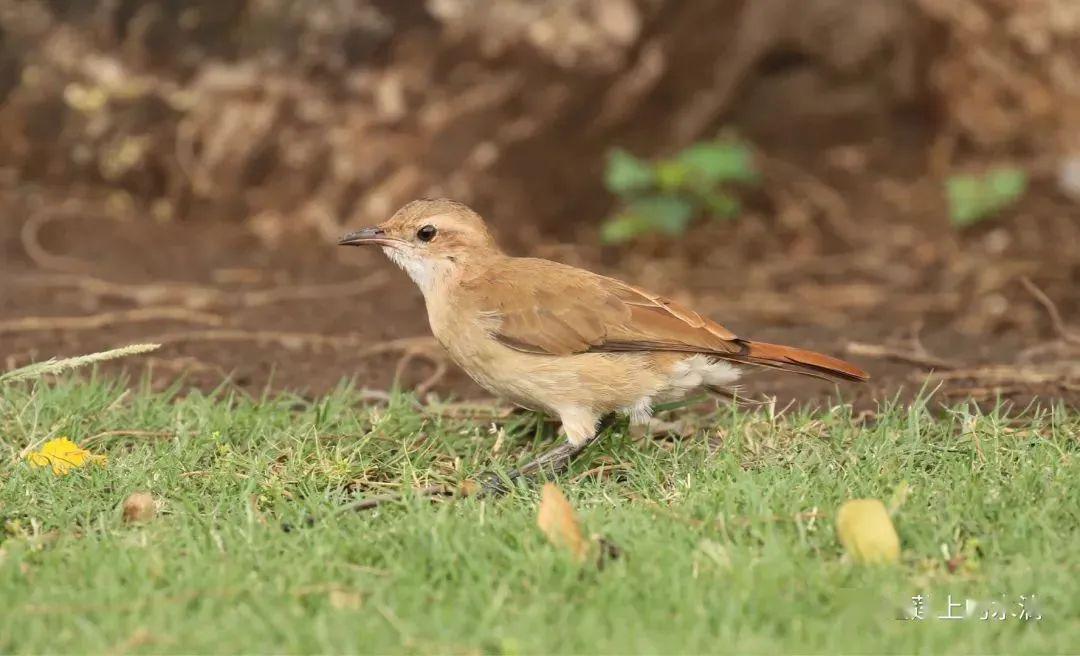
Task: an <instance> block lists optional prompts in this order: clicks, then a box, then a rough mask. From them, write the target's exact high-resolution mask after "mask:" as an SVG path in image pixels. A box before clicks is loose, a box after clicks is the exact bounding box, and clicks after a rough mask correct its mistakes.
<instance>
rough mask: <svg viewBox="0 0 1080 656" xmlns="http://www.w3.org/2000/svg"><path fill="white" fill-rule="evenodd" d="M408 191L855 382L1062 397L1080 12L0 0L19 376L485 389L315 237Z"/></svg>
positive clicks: (387, 270)
mask: <svg viewBox="0 0 1080 656" xmlns="http://www.w3.org/2000/svg"><path fill="white" fill-rule="evenodd" d="M421 196H450V197H453V198H455V199H458V200H461V201H464V202H466V203H469V204H470V205H472V206H473V207H475V208H476V209H477V210H478V211H479V212H480V213H481V214H483V215H484V216H485V217H486V218H487V219H488V220H489V222H491V223H492V224H493V226H494V229H495V230H496V232H497V234H498V236H499V238H500V240H501V241H502V242H503V244H504V245H505V246H506V247H507V248H508V249H509V250H510V251H511V252H513V253H515V254H529V255H537V256H542V257H549V258H552V259H558V260H561V261H564V262H568V263H571V264H575V265H579V266H586V267H589V268H592V269H594V270H599V271H603V272H605V273H609V274H612V275H617V276H622V277H625V278H628V279H630V280H632V281H634V282H635V283H636V284H639V285H641V286H645V287H648V288H651V289H653V290H655V291H658V292H661V293H664V294H667V295H670V296H672V297H674V298H676V299H678V300H680V301H683V302H686V303H690V304H692V305H694V306H695V307H696V308H698V309H699V310H701V311H702V312H705V313H708V314H710V315H711V316H713V317H714V318H716V319H717V320H719V321H721V322H722V323H724V324H725V325H727V326H728V327H729V328H731V329H733V330H734V331H735V332H736V333H739V334H744V335H747V336H752V337H753V338H755V339H764V340H769V341H783V342H786V343H791V344H795V345H801V346H805V347H811V348H816V349H820V350H824V351H826V352H829V353H833V354H835V355H839V356H842V357H847V358H850V359H852V360H854V361H856V362H859V363H860V364H862V365H864V366H865V367H866V368H867V369H869V370H870V371H871V372H872V373H873V374H874V376H875V379H874V382H873V383H872V384H871V385H869V386H866V387H865V388H861V389H858V390H855V389H851V388H845V390H844V395H845V396H846V397H848V398H852V399H855V400H856V401H857V402H858V401H860V400H869V399H872V398H875V397H877V398H882V397H891V396H893V395H895V394H897V393H898V392H899V393H906V394H910V393H912V392H914V391H917V390H918V389H919V388H920V387H921V386H922V384H923V383H924V381H925V380H926V379H927V376H928V375H930V381H931V383H930V384H931V386H939V385H940V386H941V391H940V394H941V395H943V396H946V397H952V398H965V397H973V398H975V399H977V400H980V401H987V402H992V401H993V400H994V399H996V398H999V397H1006V398H1011V399H1015V400H1017V401H1018V402H1023V401H1022V400H1023V399H1030V398H1032V397H1036V396H1037V397H1044V398H1045V397H1051V398H1064V399H1068V400H1072V399H1075V398H1080V394H1078V391H1080V355H1078V353H1080V337H1078V332H1076V331H1074V330H1073V329H1072V328H1070V326H1069V319H1070V317H1073V318H1074V317H1075V316H1076V312H1077V311H1078V310H1080V285H1078V284H1077V283H1078V282H1080V3H1078V2H1076V1H1075V0H1027V1H1025V2H1016V1H1015V0H753V1H752V2H751V1H750V0H744V1H738V0H682V1H676V0H427V1H420V0H415V1H413V0H370V1H368V0H189V1H181V0H146V1H138V0H0V212H2V214H0V217H2V218H0V363H2V366H3V367H4V368H5V369H6V368H12V367H15V366H18V365H21V364H25V363H27V362H30V361H35V360H43V359H47V358H49V357H53V356H60V355H73V354H78V353H86V352H91V351H93V350H99V349H101V348H105V347H111V346H117V345H121V344H126V343H132V342H142V341H159V342H161V343H163V344H164V347H163V348H162V349H161V350H160V351H158V352H157V353H156V354H154V356H153V357H151V358H148V359H146V360H145V361H143V362H144V364H138V365H133V364H131V363H128V364H127V365H126V366H127V367H128V368H129V369H130V368H131V367H136V368H138V367H143V366H145V367H146V368H147V370H148V371H149V378H150V380H151V381H152V382H153V384H154V385H156V386H162V385H169V384H173V383H175V381H177V380H181V381H183V384H185V385H187V384H191V385H196V386H199V387H204V388H214V387H216V386H218V385H219V384H221V381H222V380H223V379H225V378H226V377H228V381H229V382H228V384H229V385H234V386H237V387H239V388H242V389H246V390H250V391H252V392H258V391H260V390H262V389H266V388H267V387H269V388H272V389H281V388H285V389H290V390H296V391H300V392H302V393H318V392H320V391H325V390H326V389H328V388H330V387H333V386H334V385H336V384H337V383H338V382H339V381H340V380H341V379H342V378H346V377H355V380H356V383H357V384H358V385H359V386H361V387H366V388H372V389H381V390H385V389H387V388H389V387H390V386H391V385H393V384H394V383H395V382H396V383H398V384H399V385H401V386H402V387H405V388H410V389H416V390H417V391H419V392H420V393H421V395H425V394H428V393H431V392H434V393H438V394H440V395H442V396H446V395H455V396H459V397H462V396H464V397H470V396H477V395H480V394H482V393H481V392H479V390H478V389H477V388H475V387H473V386H472V385H471V384H470V383H469V382H468V381H467V380H466V379H465V378H464V376H463V375H462V374H460V373H459V372H457V371H456V370H455V369H454V368H453V367H449V366H447V363H446V362H445V361H444V360H443V359H442V357H441V355H440V353H439V352H438V351H437V350H436V349H434V348H433V345H432V343H431V341H430V340H429V339H428V335H429V333H428V329H427V325H426V319H425V315H424V307H423V301H422V299H421V297H420V295H419V293H418V292H417V291H416V290H415V289H414V288H413V287H412V284H411V282H409V281H408V279H407V278H406V277H405V276H404V274H402V273H401V272H400V271H398V270H397V269H395V268H394V267H393V266H392V265H391V264H389V263H388V262H386V261H385V260H384V258H383V257H382V255H381V254H380V253H377V252H374V251H371V252H368V251H366V250H364V251H360V250H359V249H337V248H334V247H333V245H332V244H333V242H334V240H335V239H336V238H337V237H338V236H339V235H340V234H341V233H343V232H346V231H347V230H349V229H354V228H355V227H357V226H361V225H367V224H372V223H377V222H379V221H382V220H384V219H385V218H387V217H388V216H389V215H390V214H391V213H392V212H393V211H394V210H395V209H396V208H397V207H399V206H400V205H402V204H404V203H405V202H407V201H409V200H412V199H414V198H417V197H421ZM758 387H760V389H767V390H769V391H770V392H775V393H777V394H779V395H780V396H781V397H788V398H800V399H823V398H825V397H826V395H828V394H829V393H831V392H832V391H833V390H834V388H833V387H831V386H829V385H826V384H819V383H816V382H813V381H810V382H804V381H802V380H797V379H796V380H793V379H790V378H779V377H775V376H772V375H767V376H762V377H761V378H760V380H759V381H758V382H756V383H754V385H753V386H752V387H751V389H752V390H753V389H757V388H758Z"/></svg>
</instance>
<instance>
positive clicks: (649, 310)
mask: <svg viewBox="0 0 1080 656" xmlns="http://www.w3.org/2000/svg"><path fill="white" fill-rule="evenodd" d="M466 287H467V288H468V292H469V296H470V297H471V299H472V303H473V305H474V306H475V307H476V309H477V311H478V312H479V313H480V315H481V316H483V317H484V318H485V319H486V320H488V321H490V325H491V333H492V336H493V337H494V338H495V339H497V340H499V341H500V342H502V343H503V344H505V345H506V346H508V347H510V348H512V349H515V350H518V351H524V352H526V353H537V354H544V355H572V354H575V353H586V352H632V351H669V352H686V353H704V354H708V355H713V356H716V357H719V358H724V359H727V360H732V361H735V362H744V363H747V364H755V365H760V366H764V367H772V368H776V369H784V370H787V371H794V372H797V373H801V374H807V375H810V376H816V377H818V378H829V379H833V378H839V379H844V380H852V381H863V380H867V379H868V378H869V375H867V373H866V372H864V371H863V370H862V369H860V368H858V367H856V366H855V365H852V364H851V363H849V362H845V361H843V360H840V359H838V358H834V357H831V356H828V355H824V354H821V353H815V352H813V351H807V350H805V349H800V348H795V347H791V346H782V345H779V344H768V343H765V342H753V341H750V340H746V339H742V338H740V337H738V336H737V335H735V333H733V332H731V331H730V330H728V329H727V328H724V327H723V326H721V325H720V324H718V323H716V322H715V321H713V320H711V319H709V318H707V317H703V316H701V315H700V314H698V313H697V312H694V311H693V310H691V309H689V308H687V307H685V306H683V305H680V304H678V303H676V302H674V301H672V300H670V299H667V298H664V297H662V296H659V295H657V294H652V293H650V292H647V291H645V290H643V289H639V288H637V287H634V286H631V285H627V284H626V283H623V282H620V281H618V280H614V279H612V278H606V277H604V276H599V275H596V274H594V273H591V272H589V271H585V270H583V269H577V268H574V267H570V266H566V265H564V264H558V263H556V262H550V261H548V260H536V259H525V258H510V259H508V260H506V261H504V262H502V263H499V264H498V265H496V266H492V267H491V268H489V269H488V270H487V271H485V272H484V274H483V275H481V276H478V277H477V278H475V279H473V280H472V281H470V283H467V284H466Z"/></svg>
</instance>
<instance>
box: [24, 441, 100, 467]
mask: <svg viewBox="0 0 1080 656" xmlns="http://www.w3.org/2000/svg"><path fill="white" fill-rule="evenodd" d="M26 459H27V461H29V462H30V466H31V467H35V468H36V467H52V471H53V474H55V475H57V476H63V475H64V474H67V473H68V472H70V471H71V470H72V469H75V468H76V467H84V466H86V465H87V464H88V463H94V464H97V465H104V464H105V463H106V462H107V458H106V457H105V456H102V455H94V454H92V453H90V452H89V451H87V450H86V449H83V448H81V447H80V446H79V445H78V444H75V443H74V442H72V441H71V440H69V439H68V438H66V437H59V438H57V439H55V440H49V441H48V442H46V443H45V444H42V445H41V450H40V451H34V452H31V453H28V454H26Z"/></svg>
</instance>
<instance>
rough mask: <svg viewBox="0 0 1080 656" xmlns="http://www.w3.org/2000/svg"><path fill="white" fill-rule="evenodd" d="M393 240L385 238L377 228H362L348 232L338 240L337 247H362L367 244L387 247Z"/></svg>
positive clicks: (381, 230) (384, 234)
mask: <svg viewBox="0 0 1080 656" xmlns="http://www.w3.org/2000/svg"><path fill="white" fill-rule="evenodd" d="M393 241H394V240H393V239H391V238H390V237H387V236H386V231H385V230H383V229H382V228H379V227H377V226H376V227H374V228H364V229H363V230H357V231H356V232H350V233H349V234H347V235H345V236H344V237H342V238H341V239H339V240H338V246H364V245H367V244H379V245H382V246H388V245H390V244H392V243H393Z"/></svg>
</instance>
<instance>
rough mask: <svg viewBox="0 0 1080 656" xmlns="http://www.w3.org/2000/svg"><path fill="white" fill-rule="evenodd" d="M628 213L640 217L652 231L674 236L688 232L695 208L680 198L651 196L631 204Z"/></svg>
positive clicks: (686, 200)
mask: <svg viewBox="0 0 1080 656" xmlns="http://www.w3.org/2000/svg"><path fill="white" fill-rule="evenodd" d="M626 212H627V214H630V215H632V216H637V217H640V218H641V220H642V221H644V222H645V224H646V225H647V226H649V228H650V229H651V230H654V231H656V232H662V233H664V234H667V235H672V236H674V235H681V234H682V233H683V232H685V231H686V226H687V224H689V223H690V217H691V216H693V214H694V206H693V204H692V203H691V202H690V201H689V200H688V199H686V198H682V197H679V196H650V197H648V198H641V199H639V200H635V201H634V202H632V203H630V205H629V207H627V209H626Z"/></svg>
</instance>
